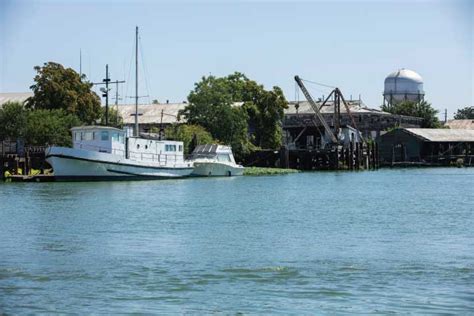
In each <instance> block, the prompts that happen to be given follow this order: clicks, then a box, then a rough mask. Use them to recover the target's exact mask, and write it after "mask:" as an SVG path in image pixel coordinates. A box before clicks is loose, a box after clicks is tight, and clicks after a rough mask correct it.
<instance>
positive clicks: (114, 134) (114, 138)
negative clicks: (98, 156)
mask: <svg viewBox="0 0 474 316" xmlns="http://www.w3.org/2000/svg"><path fill="white" fill-rule="evenodd" d="M118 140H119V136H118V133H117V132H113V133H112V141H114V142H118Z"/></svg>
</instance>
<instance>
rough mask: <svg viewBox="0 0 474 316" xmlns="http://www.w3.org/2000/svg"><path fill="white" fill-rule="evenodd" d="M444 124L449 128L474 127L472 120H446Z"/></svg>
mask: <svg viewBox="0 0 474 316" xmlns="http://www.w3.org/2000/svg"><path fill="white" fill-rule="evenodd" d="M444 126H446V127H449V128H451V129H474V120H448V121H447V122H446V124H444Z"/></svg>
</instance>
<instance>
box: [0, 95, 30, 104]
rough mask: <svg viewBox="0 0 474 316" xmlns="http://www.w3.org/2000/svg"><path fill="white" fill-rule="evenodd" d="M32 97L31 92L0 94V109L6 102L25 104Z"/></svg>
mask: <svg viewBox="0 0 474 316" xmlns="http://www.w3.org/2000/svg"><path fill="white" fill-rule="evenodd" d="M32 96H33V92H8V93H0V107H2V105H3V104H5V103H7V102H21V103H23V102H25V101H26V99H28V98H29V97H32Z"/></svg>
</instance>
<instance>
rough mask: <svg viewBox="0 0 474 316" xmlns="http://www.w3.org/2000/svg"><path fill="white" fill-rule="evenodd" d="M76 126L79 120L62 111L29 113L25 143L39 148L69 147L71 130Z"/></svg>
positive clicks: (79, 123)
mask: <svg viewBox="0 0 474 316" xmlns="http://www.w3.org/2000/svg"><path fill="white" fill-rule="evenodd" d="M78 125H81V121H80V120H79V118H78V117H77V116H75V115H74V114H71V113H68V112H66V111H65V110H63V109H55V110H34V111H29V112H28V119H27V124H26V142H27V143H28V144H30V145H40V146H43V145H57V146H71V145H72V139H71V128H72V127H74V126H78Z"/></svg>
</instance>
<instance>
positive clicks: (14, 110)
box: [0, 102, 28, 140]
mask: <svg viewBox="0 0 474 316" xmlns="http://www.w3.org/2000/svg"><path fill="white" fill-rule="evenodd" d="M27 114H28V111H27V110H26V109H25V108H24V106H23V104H21V103H19V102H7V103H5V104H3V107H2V108H0V140H4V139H11V140H16V139H18V138H23V137H24V136H25V132H26V129H25V127H26V121H27Z"/></svg>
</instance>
